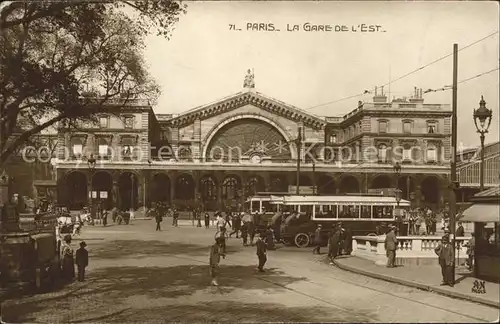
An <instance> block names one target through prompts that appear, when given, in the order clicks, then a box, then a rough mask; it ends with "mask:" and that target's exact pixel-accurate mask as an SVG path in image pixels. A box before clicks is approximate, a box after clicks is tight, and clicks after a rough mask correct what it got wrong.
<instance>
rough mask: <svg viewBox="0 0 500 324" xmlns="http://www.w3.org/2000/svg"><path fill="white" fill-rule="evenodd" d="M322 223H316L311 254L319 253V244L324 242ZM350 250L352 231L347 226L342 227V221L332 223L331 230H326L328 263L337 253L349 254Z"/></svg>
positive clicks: (331, 261)
mask: <svg viewBox="0 0 500 324" xmlns="http://www.w3.org/2000/svg"><path fill="white" fill-rule="evenodd" d="M324 233H325V231H324V229H323V225H321V224H318V226H317V228H316V230H315V232H314V234H313V243H314V249H313V254H321V246H322V245H323V242H324ZM351 252H352V233H351V231H350V230H349V228H347V229H346V228H344V227H343V225H342V223H337V224H335V225H333V227H332V230H331V231H329V232H328V258H329V260H330V264H333V260H334V259H335V258H336V257H337V256H339V255H344V254H345V255H349V254H351Z"/></svg>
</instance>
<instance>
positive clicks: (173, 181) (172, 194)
mask: <svg viewBox="0 0 500 324" xmlns="http://www.w3.org/2000/svg"><path fill="white" fill-rule="evenodd" d="M169 178H170V205H171V206H172V205H173V204H174V201H175V184H176V183H177V177H176V176H175V175H173V174H171V175H169Z"/></svg>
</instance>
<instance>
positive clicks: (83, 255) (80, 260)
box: [75, 241, 89, 281]
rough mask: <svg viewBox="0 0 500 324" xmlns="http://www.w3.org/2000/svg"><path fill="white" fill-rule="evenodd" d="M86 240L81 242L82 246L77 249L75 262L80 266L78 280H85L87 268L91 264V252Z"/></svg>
mask: <svg viewBox="0 0 500 324" xmlns="http://www.w3.org/2000/svg"><path fill="white" fill-rule="evenodd" d="M86 246H87V244H86V243H85V241H81V242H80V248H79V249H78V250H76V257H75V263H76V266H77V268H78V281H84V280H85V268H86V267H87V266H88V265H89V252H88V251H87V250H86V249H85V247H86Z"/></svg>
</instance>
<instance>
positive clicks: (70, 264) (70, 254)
mask: <svg viewBox="0 0 500 324" xmlns="http://www.w3.org/2000/svg"><path fill="white" fill-rule="evenodd" d="M61 259H62V275H63V277H64V278H65V279H67V280H73V278H75V259H74V251H73V248H72V247H71V235H66V236H65V237H64V244H63V246H62V250H61Z"/></svg>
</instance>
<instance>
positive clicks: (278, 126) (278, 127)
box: [202, 113, 297, 159]
mask: <svg viewBox="0 0 500 324" xmlns="http://www.w3.org/2000/svg"><path fill="white" fill-rule="evenodd" d="M241 119H257V120H261V121H263V122H266V123H268V124H270V125H271V126H273V127H274V128H275V129H276V130H277V131H278V132H279V133H280V134H281V135H282V136H283V137H284V138H285V140H286V141H287V143H290V142H291V141H292V140H293V138H292V136H291V135H290V134H289V133H288V131H286V129H285V127H283V125H281V124H279V123H278V122H276V121H273V120H271V119H269V118H267V117H264V116H262V115H258V114H248V113H247V114H241V113H238V114H234V115H232V116H230V117H229V118H225V119H223V120H221V121H220V122H218V123H217V124H215V125H214V126H213V127H212V129H211V130H210V131H209V132H208V133H207V135H206V136H205V139H204V141H203V149H202V156H203V157H205V156H206V155H207V149H208V147H209V146H210V143H211V142H212V140H213V138H214V136H215V135H216V134H217V133H218V132H219V130H221V129H222V127H224V126H226V125H228V124H230V123H232V122H234V121H237V120H241ZM289 150H290V154H291V156H292V159H296V158H297V152H296V151H295V150H294V149H292V147H291V146H290V145H289Z"/></svg>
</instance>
